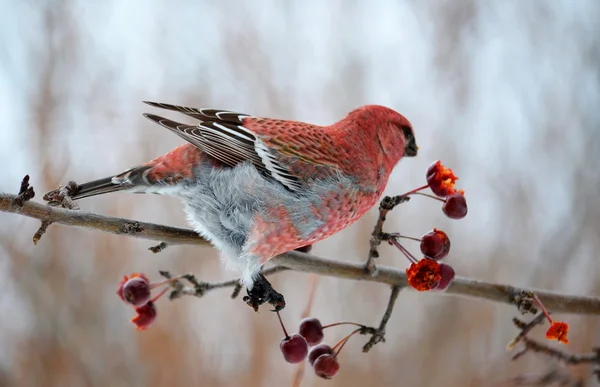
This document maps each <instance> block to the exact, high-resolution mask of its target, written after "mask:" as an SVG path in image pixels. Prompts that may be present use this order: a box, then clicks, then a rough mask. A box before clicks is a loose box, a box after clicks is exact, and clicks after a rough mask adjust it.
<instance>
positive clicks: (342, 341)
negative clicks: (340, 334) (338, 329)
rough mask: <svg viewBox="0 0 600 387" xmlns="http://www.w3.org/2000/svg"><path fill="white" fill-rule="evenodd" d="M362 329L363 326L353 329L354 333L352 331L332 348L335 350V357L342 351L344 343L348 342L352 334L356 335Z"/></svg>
mask: <svg viewBox="0 0 600 387" xmlns="http://www.w3.org/2000/svg"><path fill="white" fill-rule="evenodd" d="M361 329H362V328H358V329H355V330H354V331H352V333H350V334H349V335H348V336H346V337H344V338H343V339H341V340H340V341H339V342H338V343H337V344H336V345H335V346H334V347H333V348H331V350H332V351H333V352H334V354H333V357H337V356H338V355H339V354H340V352H341V351H342V349H343V348H344V345H346V343H347V342H348V340H350V338H351V337H352V336H354V335H355V334H357V333H358V332H360V330H361ZM338 347H339V348H338ZM336 348H337V351H336Z"/></svg>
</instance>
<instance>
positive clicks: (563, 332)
mask: <svg viewBox="0 0 600 387" xmlns="http://www.w3.org/2000/svg"><path fill="white" fill-rule="evenodd" d="M567 333H569V324H567V323H566V322H561V321H552V324H551V325H550V328H548V330H547V331H546V338H547V339H548V340H558V342H560V343H564V344H568V343H569V339H567Z"/></svg>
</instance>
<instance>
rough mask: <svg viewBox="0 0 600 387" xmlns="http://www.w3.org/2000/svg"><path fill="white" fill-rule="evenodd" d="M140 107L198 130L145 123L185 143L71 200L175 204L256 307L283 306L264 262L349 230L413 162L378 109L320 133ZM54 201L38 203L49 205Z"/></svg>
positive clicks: (402, 130) (402, 127)
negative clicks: (171, 200) (117, 195)
mask: <svg viewBox="0 0 600 387" xmlns="http://www.w3.org/2000/svg"><path fill="white" fill-rule="evenodd" d="M146 103H147V104H148V105H150V106H153V107H157V108H163V109H168V110H173V111H176V112H180V113H183V114H185V115H187V116H189V117H192V118H194V119H196V120H198V121H199V122H198V123H197V124H196V125H188V124H183V123H179V122H176V121H172V120H170V119H167V118H163V117H160V116H157V115H154V114H145V115H144V116H145V117H146V118H148V119H149V120H150V121H152V122H155V123H157V124H159V125H161V126H163V127H165V128H167V129H169V130H171V131H172V132H173V133H175V134H177V135H178V136H180V137H181V138H183V139H184V140H186V141H187V143H186V144H184V145H181V146H179V147H177V148H175V149H174V150H172V151H171V152H169V153H167V154H165V155H163V156H160V157H158V158H156V159H154V160H152V161H149V162H147V163H145V164H142V165H139V166H136V167H134V168H131V169H128V170H127V171H125V172H123V173H120V174H118V175H114V176H109V177H106V178H103V179H99V180H95V181H92V182H89V183H85V184H81V185H79V186H78V187H77V189H76V190H75V192H71V197H72V198H73V199H81V198H85V197H88V196H94V195H98V194H104V193H109V192H115V191H123V192H132V193H156V194H164V195H173V196H175V197H178V198H179V199H181V200H182V201H183V203H184V204H185V212H186V213H187V217H188V220H189V223H190V225H191V226H192V227H193V228H194V230H195V231H196V232H198V233H199V234H200V235H202V236H204V237H205V238H207V239H208V240H209V241H210V242H211V243H212V244H213V245H214V246H215V247H216V248H217V249H219V250H220V252H221V256H222V258H223V260H224V261H225V262H226V263H227V264H228V266H232V267H234V268H237V269H238V270H239V271H240V272H241V281H242V283H243V284H244V285H245V286H246V289H247V291H248V294H249V297H250V301H251V302H252V303H253V304H255V305H253V306H254V307H256V304H262V303H264V302H269V303H271V304H273V305H275V306H276V308H281V307H283V305H285V303H284V300H283V297H282V296H281V295H280V294H279V293H277V292H275V291H274V290H273V289H272V288H271V287H270V284H269V283H268V281H266V279H265V278H264V277H263V276H262V275H261V274H260V270H261V266H262V265H263V264H264V263H265V262H267V261H268V260H269V259H271V258H273V257H275V256H276V255H278V254H282V253H285V252H287V251H291V250H294V249H296V248H299V247H302V246H305V245H309V244H312V243H315V242H317V241H320V240H322V239H324V238H327V237H329V236H331V235H333V234H335V233H337V232H338V231H340V230H342V229H344V228H345V227H347V226H348V225H350V224H352V223H354V222H355V221H356V220H358V219H359V218H360V217H361V216H363V215H364V214H365V213H366V212H367V211H368V210H369V209H371V208H372V207H373V206H374V205H375V204H376V203H377V202H378V200H379V199H380V197H381V196H382V194H383V191H384V189H385V187H386V185H387V182H388V179H389V177H390V174H391V172H392V170H393V169H394V167H395V166H396V164H397V163H398V162H399V161H400V159H401V158H402V157H403V156H416V154H417V145H416V142H415V137H414V134H413V129H412V125H411V123H410V122H409V121H408V120H407V119H406V118H405V117H404V116H403V115H401V114H399V113H397V112H395V111H394V110H392V109H389V108H386V107H383V106H378V105H367V106H363V107H360V108H358V109H355V110H353V111H351V112H350V113H349V114H348V115H347V116H346V117H344V118H343V119H342V120H340V121H338V122H336V123H334V124H333V125H329V126H317V125H311V124H308V123H303V122H296V121H289V120H280V119H271V118H260V117H253V116H249V115H246V114H240V113H234V112H231V111H225V110H215V109H195V108H189V107H182V106H175V105H169V104H165V103H155V102H146ZM57 194H58V191H57V190H55V191H51V192H49V193H47V194H46V195H45V197H44V198H45V199H46V200H48V201H50V202H52V201H53V199H54V198H56V195H57ZM249 303H250V302H249Z"/></svg>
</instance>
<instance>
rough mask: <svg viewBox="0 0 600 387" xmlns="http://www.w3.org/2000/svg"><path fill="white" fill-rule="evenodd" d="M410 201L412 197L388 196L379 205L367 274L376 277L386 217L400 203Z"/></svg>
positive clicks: (368, 258) (366, 267) (366, 268)
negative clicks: (376, 263)
mask: <svg viewBox="0 0 600 387" xmlns="http://www.w3.org/2000/svg"><path fill="white" fill-rule="evenodd" d="M409 200H410V197H408V196H405V195H399V196H394V197H390V196H386V197H384V198H383V199H382V200H381V203H380V204H379V217H378V218H377V222H375V227H374V228H373V232H372V233H371V240H370V242H369V245H370V247H369V255H368V257H367V262H366V263H365V270H366V271H367V273H369V274H372V275H374V276H375V275H376V274H377V273H376V267H375V259H376V258H379V252H378V251H377V248H378V247H379V245H380V244H381V241H382V235H383V224H384V223H385V220H386V216H387V214H388V212H390V211H391V210H393V209H394V207H396V206H397V205H399V204H400V203H404V202H407V201H409Z"/></svg>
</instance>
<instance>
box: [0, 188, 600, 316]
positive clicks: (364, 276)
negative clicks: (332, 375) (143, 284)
mask: <svg viewBox="0 0 600 387" xmlns="http://www.w3.org/2000/svg"><path fill="white" fill-rule="evenodd" d="M15 197H16V195H10V194H5V193H0V212H9V213H15V214H19V215H24V216H27V217H30V218H35V219H39V220H44V219H49V220H50V221H51V222H52V223H55V224H63V225H67V226H75V227H83V228H88V229H93V230H98V231H104V232H109V233H113V234H122V231H121V228H122V226H123V224H132V223H134V224H137V225H138V226H139V228H140V229H142V231H140V232H137V233H134V234H127V235H128V236H130V237H134V238H141V239H147V240H155V241H158V242H165V243H167V244H169V245H170V246H172V245H182V244H189V245H204V246H210V244H209V242H208V241H206V240H205V239H203V238H202V237H200V236H199V235H198V234H197V233H196V232H194V231H192V230H186V229H182V228H176V227H169V226H163V225H158V224H153V223H146V222H136V221H133V220H129V219H122V218H114V217H110V216H103V215H98V214H93V213H90V212H86V211H72V210H66V209H62V208H57V207H50V206H46V205H42V204H40V203H36V202H33V201H28V202H26V203H24V204H23V207H22V208H21V210H20V211H19V210H17V209H15V208H14V206H13V205H12V203H13V200H14V199H15ZM269 262H270V263H272V264H274V265H277V266H285V267H287V268H289V269H291V270H296V271H302V272H308V273H315V274H319V275H326V276H332V277H338V278H345V279H350V280H363V281H370V282H377V283H383V284H387V285H392V286H394V285H401V286H404V285H406V284H407V281H406V273H405V272H404V270H401V269H395V268H391V267H386V266H378V267H377V276H376V277H373V276H372V275H371V274H369V273H367V272H366V271H365V266H364V264H356V263H350V262H343V261H336V260H332V259H327V258H320V257H317V256H314V255H310V254H306V253H299V252H295V251H292V252H289V253H286V254H282V255H280V256H278V257H275V258H273V259H272V260H270V261H269ZM523 290H524V289H522V288H518V287H514V286H510V285H503V284H495V283H489V282H483V281H477V280H474V279H469V278H461V277H457V278H455V279H454V281H453V282H452V284H451V285H450V286H449V287H448V289H447V290H446V291H445V292H444V294H445V295H448V294H455V295H460V296H468V297H475V298H480V299H485V300H489V301H494V302H500V303H504V304H512V303H513V302H514V299H515V295H517V294H520V293H521V292H522V291H523ZM535 293H536V294H537V295H538V296H539V297H540V298H541V299H542V300H543V301H544V304H545V305H546V307H547V308H549V309H552V310H553V311H554V312H556V313H577V314H596V315H597V314H600V298H598V297H585V296H573V295H564V294H559V293H552V292H545V291H541V290H535ZM436 294H439V293H436Z"/></svg>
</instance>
